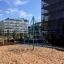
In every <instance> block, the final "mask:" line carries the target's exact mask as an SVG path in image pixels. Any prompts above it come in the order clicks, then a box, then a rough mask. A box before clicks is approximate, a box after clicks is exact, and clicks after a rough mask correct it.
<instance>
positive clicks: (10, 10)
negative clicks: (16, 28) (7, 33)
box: [5, 8, 18, 14]
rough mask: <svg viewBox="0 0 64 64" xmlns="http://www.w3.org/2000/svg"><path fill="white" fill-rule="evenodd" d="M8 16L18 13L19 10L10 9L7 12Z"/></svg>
mask: <svg viewBox="0 0 64 64" xmlns="http://www.w3.org/2000/svg"><path fill="white" fill-rule="evenodd" d="M5 12H6V13H7V14H9V13H12V14H13V13H15V12H18V9H17V8H9V9H8V10H6V11H5Z"/></svg>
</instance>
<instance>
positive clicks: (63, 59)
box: [0, 45, 64, 64]
mask: <svg viewBox="0 0 64 64" xmlns="http://www.w3.org/2000/svg"><path fill="white" fill-rule="evenodd" d="M0 64H64V52H63V51H58V50H56V49H51V48H46V47H35V49H34V50H32V46H31V45H9V46H0Z"/></svg>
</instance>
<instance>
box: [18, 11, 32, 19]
mask: <svg viewBox="0 0 64 64" xmlns="http://www.w3.org/2000/svg"><path fill="white" fill-rule="evenodd" d="M19 14H20V17H24V18H29V17H31V16H32V14H29V13H27V12H25V11H24V10H21V11H20V12H19Z"/></svg>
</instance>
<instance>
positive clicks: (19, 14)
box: [5, 8, 32, 18]
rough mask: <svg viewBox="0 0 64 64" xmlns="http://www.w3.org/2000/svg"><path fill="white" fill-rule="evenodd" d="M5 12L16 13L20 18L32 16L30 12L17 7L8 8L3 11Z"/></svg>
mask: <svg viewBox="0 0 64 64" xmlns="http://www.w3.org/2000/svg"><path fill="white" fill-rule="evenodd" d="M5 13H6V14H9V15H10V14H11V15H15V14H17V16H18V17H20V18H30V17H32V14H30V13H28V12H26V11H24V10H19V9H17V8H9V9H7V10H6V11H5Z"/></svg>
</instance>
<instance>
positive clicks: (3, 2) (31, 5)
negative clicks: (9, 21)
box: [0, 0, 41, 20]
mask: <svg viewBox="0 0 64 64" xmlns="http://www.w3.org/2000/svg"><path fill="white" fill-rule="evenodd" d="M32 16H35V18H36V19H37V20H38V19H40V18H41V0H0V20H2V19H5V18H7V17H10V18H27V19H31V18H32Z"/></svg>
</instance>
